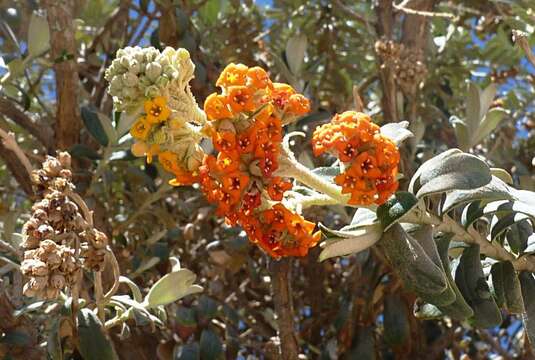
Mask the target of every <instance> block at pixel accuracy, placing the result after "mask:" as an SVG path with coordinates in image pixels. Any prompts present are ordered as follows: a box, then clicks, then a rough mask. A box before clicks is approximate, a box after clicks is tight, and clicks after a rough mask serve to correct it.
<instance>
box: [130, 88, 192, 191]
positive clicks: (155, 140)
mask: <svg viewBox="0 0 535 360" xmlns="http://www.w3.org/2000/svg"><path fill="white" fill-rule="evenodd" d="M170 115H171V110H170V109H169V107H168V106H167V100H166V99H165V97H163V96H158V97H155V98H153V99H150V100H147V101H145V103H144V114H143V115H142V116H141V117H140V118H139V119H137V121H136V122H135V123H134V124H133V125H132V127H131V128H130V134H131V135H132V137H133V138H134V139H136V140H137V142H136V143H134V145H132V153H133V154H134V155H135V156H145V155H146V156H147V162H148V163H149V164H150V163H151V162H152V159H153V157H154V156H156V155H157V156H158V160H159V162H160V164H162V167H163V168H164V170H165V171H167V172H170V173H172V174H173V175H175V179H174V180H173V183H174V184H180V185H191V184H193V183H194V182H196V181H197V177H196V176H195V175H194V174H193V173H192V172H191V171H188V170H187V169H185V168H184V166H183V165H182V162H181V156H180V154H177V153H175V152H173V151H170V150H168V149H163V148H162V144H163V143H164V142H165V137H166V135H165V134H166V133H168V132H169V130H168V128H174V127H181V126H182V124H174V121H173V120H171V119H170Z"/></svg>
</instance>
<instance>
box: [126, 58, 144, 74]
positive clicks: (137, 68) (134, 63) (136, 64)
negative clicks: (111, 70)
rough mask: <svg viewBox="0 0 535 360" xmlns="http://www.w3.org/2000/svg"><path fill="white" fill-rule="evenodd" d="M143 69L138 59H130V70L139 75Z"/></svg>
mask: <svg viewBox="0 0 535 360" xmlns="http://www.w3.org/2000/svg"><path fill="white" fill-rule="evenodd" d="M140 70H141V66H140V65H139V62H138V61H137V60H136V59H132V60H131V61H130V68H129V69H128V72H130V73H132V74H134V75H137V74H139V71H140Z"/></svg>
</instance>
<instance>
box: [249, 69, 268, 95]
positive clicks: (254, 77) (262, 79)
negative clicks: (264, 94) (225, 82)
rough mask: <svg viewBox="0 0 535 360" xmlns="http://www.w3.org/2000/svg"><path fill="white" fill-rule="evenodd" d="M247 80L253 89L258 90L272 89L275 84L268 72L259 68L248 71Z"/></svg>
mask: <svg viewBox="0 0 535 360" xmlns="http://www.w3.org/2000/svg"><path fill="white" fill-rule="evenodd" d="M247 78H248V79H249V83H250V85H251V86H252V87H255V88H257V89H265V88H266V87H269V88H272V87H273V84H272V83H271V80H270V79H269V75H268V74H267V72H266V70H264V69H262V68H261V67H259V66H255V67H252V68H250V69H249V70H247Z"/></svg>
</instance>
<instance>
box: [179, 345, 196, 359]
mask: <svg viewBox="0 0 535 360" xmlns="http://www.w3.org/2000/svg"><path fill="white" fill-rule="evenodd" d="M175 358H176V359H177V360H200V359H201V350H200V348H199V343H191V344H186V345H184V346H182V347H181V348H180V349H179V350H178V353H177V355H176V357H175Z"/></svg>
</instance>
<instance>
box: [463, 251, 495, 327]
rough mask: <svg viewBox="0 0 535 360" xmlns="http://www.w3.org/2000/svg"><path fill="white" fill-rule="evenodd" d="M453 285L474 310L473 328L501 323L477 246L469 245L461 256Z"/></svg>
mask: <svg viewBox="0 0 535 360" xmlns="http://www.w3.org/2000/svg"><path fill="white" fill-rule="evenodd" d="M455 283H456V284H457V286H458V287H459V290H460V292H461V294H462V295H463V297H464V298H465V299H466V302H467V303H468V305H470V307H471V308H472V309H473V310H474V317H473V318H472V319H471V320H472V322H473V324H474V325H475V326H479V327H483V328H489V327H493V326H498V325H499V324H501V322H502V316H501V314H500V310H499V309H498V306H497V305H496V302H495V301H494V299H493V297H492V294H491V292H490V289H489V286H488V284H487V281H486V280H485V275H484V273H483V267H482V265H481V261H480V252H479V245H471V246H470V247H468V248H466V249H465V250H464V251H463V254H462V255H461V259H460V261H459V266H458V267H457V270H456V272H455Z"/></svg>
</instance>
